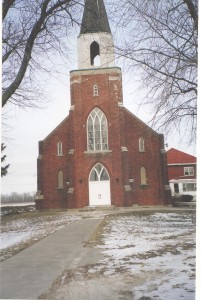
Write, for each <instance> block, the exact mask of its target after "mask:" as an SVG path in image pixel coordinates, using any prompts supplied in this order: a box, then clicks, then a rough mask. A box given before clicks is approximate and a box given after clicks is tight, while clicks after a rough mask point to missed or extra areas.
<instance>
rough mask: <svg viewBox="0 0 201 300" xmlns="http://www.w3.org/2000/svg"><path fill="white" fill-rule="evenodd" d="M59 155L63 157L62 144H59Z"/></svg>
mask: <svg viewBox="0 0 201 300" xmlns="http://www.w3.org/2000/svg"><path fill="white" fill-rule="evenodd" d="M57 155H58V156H63V149H62V143H58V144H57Z"/></svg>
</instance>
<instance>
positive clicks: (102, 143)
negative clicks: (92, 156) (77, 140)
mask: <svg viewBox="0 0 201 300" xmlns="http://www.w3.org/2000/svg"><path fill="white" fill-rule="evenodd" d="M87 149H88V150H89V151H101V150H108V125H107V119H106V116H105V115H104V113H103V112H102V110H100V109H99V108H98V107H95V108H94V109H93V110H92V112H91V113H90V115H89V117H88V119H87Z"/></svg>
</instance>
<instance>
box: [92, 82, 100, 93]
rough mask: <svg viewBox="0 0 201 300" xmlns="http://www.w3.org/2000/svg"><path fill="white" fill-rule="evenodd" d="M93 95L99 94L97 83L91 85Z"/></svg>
mask: <svg viewBox="0 0 201 300" xmlns="http://www.w3.org/2000/svg"><path fill="white" fill-rule="evenodd" d="M93 96H99V94H98V86H97V84H94V86H93Z"/></svg>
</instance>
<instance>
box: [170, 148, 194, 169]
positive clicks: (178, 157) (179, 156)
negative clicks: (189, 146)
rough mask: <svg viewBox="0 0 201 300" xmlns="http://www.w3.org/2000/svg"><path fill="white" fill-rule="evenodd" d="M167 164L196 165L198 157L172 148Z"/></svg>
mask: <svg viewBox="0 0 201 300" xmlns="http://www.w3.org/2000/svg"><path fill="white" fill-rule="evenodd" d="M167 163H168V165H169V164H185V163H186V164H189V163H192V164H195V163H196V157H195V156H193V155H190V154H187V153H185V152H182V151H179V150H177V149H174V148H171V149H169V150H168V151H167Z"/></svg>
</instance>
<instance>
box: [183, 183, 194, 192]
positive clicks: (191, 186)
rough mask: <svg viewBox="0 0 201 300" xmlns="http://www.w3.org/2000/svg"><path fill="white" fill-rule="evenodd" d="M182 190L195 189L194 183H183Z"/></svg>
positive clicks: (190, 190)
mask: <svg viewBox="0 0 201 300" xmlns="http://www.w3.org/2000/svg"><path fill="white" fill-rule="evenodd" d="M183 191H184V192H193V191H196V183H193V182H192V183H183Z"/></svg>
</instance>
